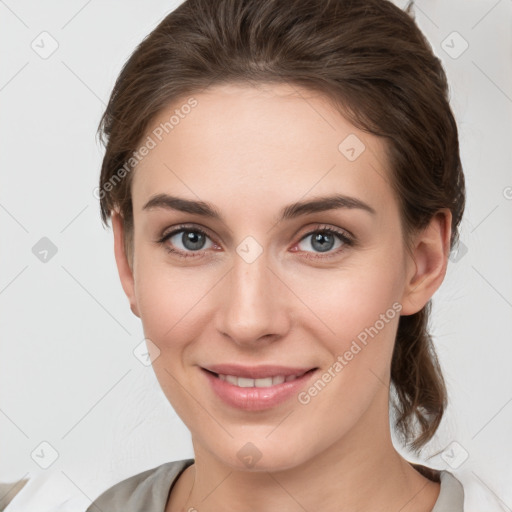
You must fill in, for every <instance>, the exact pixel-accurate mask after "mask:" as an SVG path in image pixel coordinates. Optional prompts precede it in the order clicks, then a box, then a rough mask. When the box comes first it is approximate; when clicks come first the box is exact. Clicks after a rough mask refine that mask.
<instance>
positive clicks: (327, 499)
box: [166, 400, 440, 512]
mask: <svg viewBox="0 0 512 512" xmlns="http://www.w3.org/2000/svg"><path fill="white" fill-rule="evenodd" d="M384 407H385V410H383V408H384ZM366 414H369V417H366V418H361V421H360V422H359V423H358V424H357V425H355V426H354V428H352V429H351V430H350V431H349V432H348V433H347V434H346V435H345V436H343V437H342V438H341V439H340V440H339V441H338V442H337V443H336V444H335V445H332V446H330V447H329V448H328V449H327V450H325V451H324V452H322V453H318V454H316V455H315V456H314V457H313V458H309V459H307V460H304V461H303V462H302V463H300V464H298V465H294V466H293V467H291V468H288V469H281V470H272V471H255V470H253V471H248V470H239V469H234V468H233V467H232V466H228V465H226V464H225V463H223V461H222V460H219V459H218V458H216V457H215V456H213V455H212V453H211V452H210V451H207V450H204V449H203V447H202V446H201V445H200V444H199V443H197V442H194V454H195V464H193V465H192V466H190V467H189V468H187V470H185V472H184V473H183V474H182V475H181V477H180V478H179V479H178V481H177V482H176V484H175V486H174V488H173V492H172V494H171V498H170V499H169V502H168V505H167V508H166V512H182V511H186V512H188V511H190V510H192V511H194V510H197V511H199V512H212V511H218V510H223V511H226V512H231V511H233V512H234V511H237V512H259V511H268V510H279V511H282V512H304V510H326V511H331V510H332V511H334V510H336V511H337V512H356V511H363V510H364V511H365V512H381V511H382V510H400V512H413V511H414V512H430V511H431V510H432V508H433V507H434V504H435V502H436V500H437V497H438V495H439V489H440V485H439V483H435V482H432V481H431V480H429V479H427V478H425V477H424V476H423V475H421V474H420V473H419V472H418V471H417V470H416V469H414V468H413V467H412V466H411V464H409V463H408V462H407V461H406V460H405V459H404V458H403V457H401V456H400V454H399V453H398V452H397V451H396V450H395V448H394V446H393V444H392V441H391V435H390V430H389V415H388V403H387V401H384V400H381V404H380V405H379V406H378V407H373V408H371V409H369V410H368V411H367V413H366ZM306 442H307V440H306Z"/></svg>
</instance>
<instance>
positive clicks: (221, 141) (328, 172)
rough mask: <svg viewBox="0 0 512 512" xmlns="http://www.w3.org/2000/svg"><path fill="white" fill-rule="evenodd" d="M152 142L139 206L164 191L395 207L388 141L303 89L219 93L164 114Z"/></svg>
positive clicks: (138, 173)
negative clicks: (321, 198) (336, 197)
mask: <svg viewBox="0 0 512 512" xmlns="http://www.w3.org/2000/svg"><path fill="white" fill-rule="evenodd" d="M190 105H194V106H193V107H191V106H190ZM148 137H149V138H150V139H151V141H152V143H151V145H152V146H153V147H152V149H151V150H150V151H148V152H147V154H146V156H144V157H143V158H141V160H140V161H139V163H138V164H137V166H136V168H135V171H134V176H133V182H132V196H133V202H134V208H137V207H138V208H142V202H143V201H145V200H147V199H148V198H149V197H150V196H151V195H154V194H157V193H169V194H171V193H172V194H176V193H181V195H183V196H186V197H189V198H192V199H197V197H200V198H201V199H208V200H211V201H212V202H216V201H215V197H223V198H224V199H227V198H230V197H231V198H232V199H234V197H235V196H234V194H236V195H240V194H241V195H243V196H244V197H246V198H247V199H249V198H251V197H254V198H255V199H254V200H255V202H257V201H258V200H268V201H271V200H273V199H275V200H276V201H277V200H278V199H279V202H280V203H285V202H291V201H296V200H298V199H299V198H301V197H303V196H305V195H308V194H309V195H324V194H325V193H332V192H334V191H336V192H340V193H344V194H347V195H354V196H359V197H361V199H363V200H365V201H368V202H372V201H373V203H374V205H375V208H376V209H378V204H379V203H380V204H381V205H385V204H386V202H389V201H390V200H392V191H391V188H390V184H389V178H388V174H389V170H388V169H387V157H386V153H385V151H386V147H385V142H384V140H383V139H381V138H379V137H376V136H374V135H371V134H368V133H366V132H363V131H361V130H360V129H358V128H356V127H355V126H353V125H352V124H351V123H350V122H349V121H348V120H347V119H345V118H344V117H343V116H342V115H341V114H340V113H339V112H338V111H336V109H335V108H334V107H333V106H332V104H331V103H330V101H329V99H328V98H326V97H325V96H322V95H320V94H319V93H317V92H313V91H310V90H307V89H304V88H299V87H297V86H291V85H288V84H278V85H276V84H265V85H262V84H259V85H258V86H257V87H253V86H249V85H237V84H223V85H217V86H214V87H211V88H209V89H207V90H205V91H203V92H200V93H196V94H191V95H190V96H187V97H184V98H181V99H180V100H179V101H175V102H173V103H172V104H171V105H169V107H168V108H165V109H163V110H162V111H161V112H160V113H159V115H158V116H157V117H156V118H155V119H154V120H153V121H152V123H151V125H150V127H149V129H148V130H147V134H146V137H145V140H146V141H148V140H149V139H148ZM288 200H289V201H288Z"/></svg>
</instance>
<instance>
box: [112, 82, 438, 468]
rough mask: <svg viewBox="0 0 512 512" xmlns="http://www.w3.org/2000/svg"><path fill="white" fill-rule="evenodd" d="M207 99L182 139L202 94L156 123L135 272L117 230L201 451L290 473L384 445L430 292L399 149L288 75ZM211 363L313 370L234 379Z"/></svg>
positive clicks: (168, 385)
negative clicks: (408, 345) (410, 328)
mask: <svg viewBox="0 0 512 512" xmlns="http://www.w3.org/2000/svg"><path fill="white" fill-rule="evenodd" d="M298 92H300V94H298ZM193 97H194V98H195V100H196V101H197V104H196V105H195V106H194V107H193V108H191V109H188V108H187V109H181V110H180V111H181V112H185V111H186V112H188V114H186V115H182V116H180V120H179V123H177V124H175V125H174V127H173V128H172V130H169V129H168V131H169V133H168V134H165V131H164V136H162V134H161V131H162V128H161V127H162V126H163V124H164V123H166V122H168V121H169V118H170V116H171V115H172V113H173V111H174V110H175V109H180V108H181V106H182V105H184V104H185V103H186V100H184V101H183V102H182V103H179V104H178V103H177V104H173V105H172V107H170V108H169V109H168V110H166V111H164V112H162V113H161V114H160V115H159V117H158V119H155V120H154V122H153V124H152V126H151V128H150V130H148V133H147V136H150V137H151V138H152V139H153V140H154V141H155V142H156V145H155V147H153V148H152V149H151V150H150V151H149V152H148V154H147V155H146V156H145V157H144V158H142V159H141V161H140V163H138V164H137V166H136V168H135V170H134V171H133V172H134V175H133V181H132V189H131V190H132V200H133V211H134V262H133V274H132V273H130V272H128V271H127V270H126V265H125V266H124V270H122V266H123V262H122V261H121V260H122V255H121V252H120V247H121V244H120V242H119V240H120V236H121V230H120V225H119V224H115V225H114V229H115V234H116V237H117V242H116V244H117V258H118V265H120V274H121V279H122V281H123V287H124V289H125V291H126V293H127V294H128V296H129V298H130V302H131V307H132V310H133V311H134V313H135V314H137V315H138V316H140V318H141V320H142V323H143V328H144V333H145V336H146V338H148V339H149V340H151V342H150V343H149V349H150V354H151V355H152V357H154V358H155V359H154V361H153V367H154V371H155V373H156V376H157V378H158V380H159V383H160V385H161V387H162V389H163V391H164V393H165V395H166V396H167V398H168V400H169V402H170V403H171V404H172V406H173V407H174V409H175V410H176V412H177V413H178V414H179V416H180V417H181V418H182V420H183V421H184V423H185V424H186V425H187V427H188V428H189V429H190V431H191V433H192V438H193V443H194V448H195V451H196V456H197V453H198V452H199V451H201V450H202V451H203V452H204V453H209V454H210V456H211V457H213V458H215V459H216V460H217V461H220V462H222V463H224V464H226V465H229V466H231V467H235V468H239V469H240V468H245V469H247V468H248V467H249V466H248V464H247V460H248V459H247V457H246V456H247V455H249V456H252V457H253V458H256V459H259V460H258V468H259V469H266V470H270V469H273V470H276V469H280V468H281V469H285V468H290V467H294V466H297V465H299V464H301V463H303V462H305V461H307V460H311V459H313V458H314V457H315V456H317V455H319V454H321V453H324V452H325V451H326V450H328V449H332V450H333V452H334V451H335V450H336V447H338V448H340V449H342V448H341V446H343V442H344V440H347V439H348V438H349V437H350V436H356V435H362V434H361V433H362V432H363V431H364V432H366V435H367V436H368V435H370V437H371V436H374V437H375V438H377V437H378V434H377V432H373V433H372V432H371V429H372V428H375V429H378V428H380V427H379V425H380V426H382V428H384V425H385V424H386V422H388V417H387V407H388V406H387V403H388V402H387V400H388V388H389V369H390V364H391V355H392V350H393V344H394V339H395V335H396V330H397V325H398V320H399V315H400V314H411V313H413V312H415V311H417V310H419V309H421V307H423V305H424V303H425V302H426V300H427V299H428V297H427V296H425V297H423V298H422V297H419V298H418V297H416V298H415V302H414V305H413V301H412V299H411V295H410V287H409V284H410V281H411V277H412V276H413V274H414V271H415V267H414V265H412V264H411V262H410V260H409V258H408V256H407V253H406V251H405V248H404V245H403V241H402V228H401V222H400V216H399V209H398V204H397V201H396V199H395V196H394V194H393V191H392V189H391V186H390V179H389V174H390V173H389V169H388V168H387V160H386V155H385V146H384V144H385V143H384V141H383V140H381V139H379V138H377V137H375V136H372V135H369V134H368V133H365V132H362V131H360V130H358V129H357V128H355V127H354V126H353V125H351V124H350V123H349V122H348V121H347V120H346V119H345V118H344V117H342V116H341V115H340V114H339V113H338V112H336V111H335V110H334V108H333V107H332V106H331V105H330V104H329V102H328V101H327V100H326V99H325V98H324V97H322V96H319V95H316V94H314V93H312V92H310V91H309V92H308V91H307V90H304V89H298V88H294V89H291V88H290V87H289V86H287V85H279V86H277V85H267V86H265V87H263V86H260V87H258V88H257V89H256V88H252V87H249V86H238V85H234V84H232V85H222V86H216V87H214V88H211V89H208V90H206V91H204V92H202V93H200V94H196V95H193ZM158 127H160V131H158ZM155 130H157V131H155ZM155 133H158V134H160V138H161V139H162V140H159V138H158V137H157V136H156V135H155ZM146 140H147V139H146ZM151 145H152V144H151ZM334 196H337V200H334V199H333V200H331V201H330V202H328V201H323V200H324V199H325V198H333V197H334ZM172 198H179V199H181V200H182V201H181V202H179V201H176V200H172ZM196 202H200V203H204V204H201V205H194V204H193V203H196ZM297 203H299V204H297ZM303 203H311V204H310V205H309V206H304V205H303ZM290 205H295V206H291V207H290ZM301 205H302V206H301ZM206 206H207V207H208V208H206ZM217 365H235V367H233V368H221V369H220V370H219V368H216V366H217ZM269 365H272V366H276V365H277V366H281V367H285V368H284V369H272V368H270V369H268V368H267V370H268V372H267V373H266V374H265V372H264V370H265V368H263V367H266V366H269ZM206 369H210V370H212V369H217V370H218V371H217V372H216V373H219V374H233V377H236V376H237V375H245V377H246V379H249V378H250V376H251V375H252V376H253V377H256V378H257V377H259V378H261V379H263V378H264V377H265V376H266V377H267V378H268V377H269V373H270V376H274V377H279V376H285V375H284V374H286V373H287V372H288V373H290V372H291V373H293V372H294V371H295V372H296V374H297V373H301V372H302V373H303V372H305V371H309V370H311V371H310V372H309V373H306V374H305V375H303V376H302V377H300V378H299V376H298V375H296V378H295V380H290V379H286V380H285V382H283V383H280V381H282V379H279V378H276V379H274V380H273V381H269V380H268V379H267V380H261V381H257V382H256V381H255V382H253V381H251V380H244V379H240V380H237V379H236V378H235V379H234V380H233V378H231V377H230V378H228V380H227V381H225V382H224V381H223V380H222V379H221V378H220V377H216V376H214V375H213V374H211V373H209V372H208V371H206ZM258 370H263V371H262V373H258ZM298 370H300V371H301V372H298ZM251 371H253V372H254V371H256V373H251ZM244 372H245V373H244ZM329 376H330V377H329ZM287 381H289V382H287ZM271 384H273V385H271ZM240 386H242V387H240ZM244 386H247V387H244ZM259 386H262V387H259Z"/></svg>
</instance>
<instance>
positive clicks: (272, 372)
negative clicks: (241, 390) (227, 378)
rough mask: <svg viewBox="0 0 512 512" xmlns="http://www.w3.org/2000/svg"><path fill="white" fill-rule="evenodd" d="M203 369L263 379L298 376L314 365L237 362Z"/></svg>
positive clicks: (222, 373) (311, 368)
mask: <svg viewBox="0 0 512 512" xmlns="http://www.w3.org/2000/svg"><path fill="white" fill-rule="evenodd" d="M203 368H204V369H205V370H209V371H211V372H213V373H218V374H221V375H233V376H235V377H245V378H248V379H264V378H266V377H277V376H278V375H283V376H284V377H289V376H290V375H296V376H300V375H303V374H304V373H306V372H308V371H309V370H313V369H315V368H314V367H293V368H292V367H290V366H278V365H262V366H241V365H238V364H213V365H208V366H203Z"/></svg>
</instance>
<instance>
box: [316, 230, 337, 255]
mask: <svg viewBox="0 0 512 512" xmlns="http://www.w3.org/2000/svg"><path fill="white" fill-rule="evenodd" d="M325 240H327V242H326V243H325ZM316 244H318V245H316ZM312 245H313V247H314V248H315V249H317V250H318V251H320V252H326V251H329V250H330V249H332V248H333V245H334V236H333V235H329V234H322V233H318V234H317V235H316V236H315V237H314V238H313V242H312ZM315 245H316V246H315Z"/></svg>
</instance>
